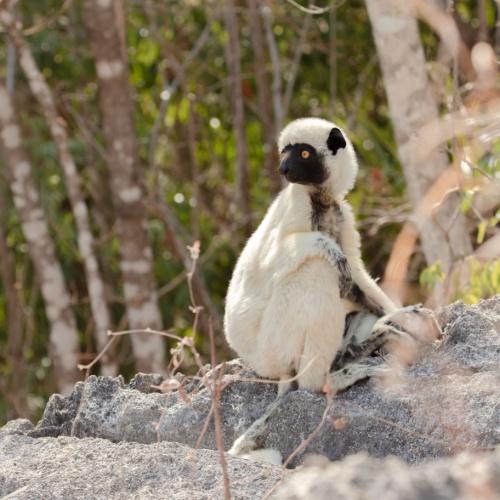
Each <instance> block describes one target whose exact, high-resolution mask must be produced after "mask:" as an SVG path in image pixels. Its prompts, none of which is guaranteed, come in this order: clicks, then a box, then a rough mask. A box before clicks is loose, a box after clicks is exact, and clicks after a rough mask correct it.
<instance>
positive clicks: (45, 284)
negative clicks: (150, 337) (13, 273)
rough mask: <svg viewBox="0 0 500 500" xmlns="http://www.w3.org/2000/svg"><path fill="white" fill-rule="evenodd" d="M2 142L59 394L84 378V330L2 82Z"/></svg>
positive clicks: (65, 392)
mask: <svg viewBox="0 0 500 500" xmlns="http://www.w3.org/2000/svg"><path fill="white" fill-rule="evenodd" d="M4 15H5V14H3V16H4ZM0 144H1V146H2V150H3V155H4V160H5V164H6V166H7V174H8V178H9V182H10V188H11V191H12V194H13V198H14V205H15V207H16V209H17V211H18V212H19V217H20V219H21V226H22V230H23V233H24V237H25V238H26V241H27V243H28V248H29V252H30V256H31V259H32V261H33V266H34V268H35V272H36V275H37V279H38V282H39V283H40V288H41V291H42V297H43V299H44V302H45V310H46V313H47V318H48V320H49V324H50V345H49V353H50V354H51V357H52V361H53V363H54V369H55V379H56V381H57V386H58V389H59V391H61V392H62V393H63V394H67V393H69V392H70V391H71V389H72V388H73V384H74V383H75V381H76V380H77V379H78V371H77V364H78V352H79V345H78V332H77V329H76V324H75V318H74V316H73V312H72V310H71V300H70V295H69V292H68V290H67V288H66V284H65V282H64V277H63V272H62V269H61V266H60V265H59V262H58V260H57V258H56V252H55V248H54V243H53V241H52V239H51V237H50V235H49V230H48V225H47V220H46V216H45V212H44V211H43V208H42V205H41V203H40V196H39V194H38V191H37V188H36V185H35V183H34V181H33V177H32V173H31V164H30V162H29V160H28V156H27V154H26V152H25V151H24V149H23V147H22V145H21V128H20V127H19V124H18V122H17V118H16V116H15V114H14V106H13V103H12V101H11V98H10V95H9V94H8V92H7V90H6V88H5V87H4V85H3V83H0Z"/></svg>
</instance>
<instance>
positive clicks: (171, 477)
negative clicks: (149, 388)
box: [0, 432, 282, 500]
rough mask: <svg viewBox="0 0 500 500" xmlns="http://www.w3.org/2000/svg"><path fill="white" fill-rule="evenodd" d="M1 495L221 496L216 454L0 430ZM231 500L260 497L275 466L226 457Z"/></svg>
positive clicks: (168, 445)
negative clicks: (232, 499)
mask: <svg viewBox="0 0 500 500" xmlns="http://www.w3.org/2000/svg"><path fill="white" fill-rule="evenodd" d="M0 450H1V451H0V497H2V498H3V496H4V495H9V498H16V499H30V500H31V499H33V500H34V499H37V500H38V499H46V498H51V499H64V500H67V499H77V498H81V499H86V500H88V499H97V498H100V499H104V498H105V499H117V500H118V499H120V500H122V499H124V498H141V499H149V498H150V499H159V498H165V499H169V500H176V499H182V500H187V499H196V500H198V499H206V500H213V499H217V498H224V485H223V480H222V471H221V466H220V464H219V461H218V454H217V452H214V451H211V450H193V449H192V448H189V447H187V446H184V445H181V444H178V443H168V442H161V443H154V444H149V445H145V444H139V443H126V442H122V443H111V442H110V441H108V440H105V439H92V438H84V439H77V438H71V437H60V438H38V439H37V438H30V437H28V436H26V435H22V434H9V433H6V432H1V433H0ZM227 462H228V474H229V478H230V482H231V488H232V490H233V491H234V492H235V495H234V498H240V499H248V500H254V499H256V498H261V497H262V496H263V495H264V494H265V493H266V492H267V491H269V490H270V489H271V488H272V487H273V485H274V484H275V483H276V482H277V481H278V480H279V479H280V478H281V476H282V471H281V470H280V468H279V467H276V466H271V465H266V464H262V463H257V462H250V461H248V460H243V459H234V458H232V457H228V458H227Z"/></svg>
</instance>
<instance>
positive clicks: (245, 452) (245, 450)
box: [228, 381, 291, 457]
mask: <svg viewBox="0 0 500 500" xmlns="http://www.w3.org/2000/svg"><path fill="white" fill-rule="evenodd" d="M290 387H291V383H290V382H287V381H281V382H280V383H279V385H278V394H277V395H276V399H275V400H274V401H273V402H272V403H271V404H270V405H269V406H268V407H267V408H266V411H265V412H264V414H263V415H262V416H261V417H259V418H258V419H257V420H255V422H254V423H253V424H252V425H251V426H250V427H249V428H248V429H247V430H246V431H245V432H244V433H243V434H242V435H241V436H239V437H238V438H237V439H236V440H235V441H234V443H233V446H231V449H230V450H229V451H228V453H229V454H230V455H234V456H236V457H243V456H249V455H251V453H252V452H253V451H254V450H257V449H258V448H260V447H261V446H262V445H263V444H264V443H263V438H264V435H265V433H266V431H267V423H268V421H269V419H270V418H271V417H272V416H273V415H274V413H275V412H276V410H277V409H278V408H279V407H280V405H281V402H282V401H283V398H284V396H285V394H287V392H288V391H289V390H290Z"/></svg>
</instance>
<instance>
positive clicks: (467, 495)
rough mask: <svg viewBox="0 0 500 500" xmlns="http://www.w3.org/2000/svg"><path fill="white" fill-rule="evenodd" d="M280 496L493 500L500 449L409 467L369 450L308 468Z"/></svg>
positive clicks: (499, 486)
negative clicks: (376, 456) (381, 457)
mask: <svg viewBox="0 0 500 500" xmlns="http://www.w3.org/2000/svg"><path fill="white" fill-rule="evenodd" d="M273 498H274V499H275V500H331V499H335V500H351V499H353V498H355V499H357V500H380V499H384V500H403V499H404V500H479V499H481V500H494V499H497V500H498V499H499V498H500V449H499V450H497V451H496V452H495V453H485V454H470V453H462V454H460V455H458V456H456V457H454V458H451V459H440V460H435V461H432V462H431V463H427V464H423V465H419V466H416V467H409V466H408V465H407V464H406V463H404V462H403V461H401V460H399V459H397V458H394V457H390V458H386V459H384V460H380V459H375V458H371V457H369V456H368V455H366V454H358V455H353V456H350V457H348V458H346V459H345V460H342V461H341V462H334V463H331V464H328V465H315V466H310V467H304V468H302V469H301V470H298V471H297V472H295V473H294V474H291V475H289V476H288V477H287V478H286V480H285V482H284V484H283V485H282V486H280V487H278V488H277V489H276V493H275V495H274V496H273Z"/></svg>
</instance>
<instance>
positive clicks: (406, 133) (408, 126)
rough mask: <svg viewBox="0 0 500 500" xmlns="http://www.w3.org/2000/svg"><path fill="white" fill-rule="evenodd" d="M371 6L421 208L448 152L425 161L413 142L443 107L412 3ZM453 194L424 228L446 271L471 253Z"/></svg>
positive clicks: (411, 187) (430, 255) (403, 156)
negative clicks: (430, 80)
mask: <svg viewBox="0 0 500 500" xmlns="http://www.w3.org/2000/svg"><path fill="white" fill-rule="evenodd" d="M366 4H367V7H368V14H369V17H370V21H371V24H372V29H373V36H374V38H375V44H376V47H377V53H378V57H379V60H380V64H381V66H382V73H383V77H384V84H385V88H386V93H387V100H388V102H389V111H390V116H391V119H392V123H393V126H394V131H395V135H396V142H397V146H398V152H399V157H400V160H401V163H402V165H403V171H404V175H405V179H406V183H407V187H408V195H409V198H410V201H411V203H412V206H413V208H414V209H416V207H417V206H418V204H419V201H420V200H421V199H422V198H423V197H424V195H425V193H426V192H427V190H428V189H429V187H430V186H431V185H432V183H433V181H434V180H435V179H436V178H437V177H438V176H439V175H440V174H441V173H442V172H443V171H444V170H445V169H446V168H447V166H448V161H447V158H446V154H445V153H444V152H442V151H438V150H436V149H434V150H432V151H431V152H430V153H429V154H427V156H426V158H425V159H424V160H423V161H422V159H421V158H422V155H421V151H415V147H414V145H413V143H412V139H414V138H415V137H416V135H417V134H418V132H419V130H420V129H421V128H422V127H423V126H424V125H426V124H427V123H429V122H431V121H433V120H437V119H438V116H439V114H438V106H437V103H436V101H435V99H434V96H433V94H432V91H431V88H430V86H429V83H428V79H427V74H426V69H425V59H424V52H423V49H422V44H421V42H420V38H419V33H418V26H417V21H416V19H415V17H414V14H413V12H412V10H411V8H410V5H409V3H408V2H400V1H398V0H366ZM419 157H420V158H419ZM449 198H450V197H448V200H447V201H445V202H444V203H443V204H442V206H441V207H440V208H439V210H438V213H437V214H436V215H435V217H434V218H433V219H431V220H430V221H429V222H428V223H427V224H425V226H424V228H423V230H422V231H421V232H420V240H421V242H422V247H423V251H424V254H425V258H426V261H427V263H428V264H432V263H433V262H436V261H440V262H441V266H442V269H443V271H444V272H447V271H448V270H449V269H450V268H451V265H452V263H453V261H454V260H457V259H459V258H461V257H464V256H465V255H468V254H469V253H470V252H471V244H470V239H469V236H468V233H467V229H466V226H465V220H464V218H463V217H462V216H461V215H460V214H458V215H457V214H456V213H454V212H455V208H456V206H455V205H456V204H453V203H452V201H451V200H450V199H449Z"/></svg>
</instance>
